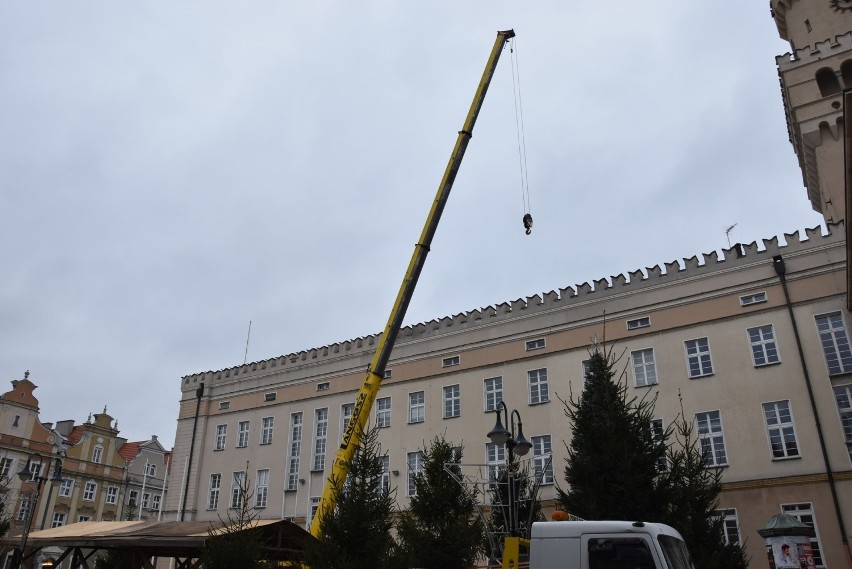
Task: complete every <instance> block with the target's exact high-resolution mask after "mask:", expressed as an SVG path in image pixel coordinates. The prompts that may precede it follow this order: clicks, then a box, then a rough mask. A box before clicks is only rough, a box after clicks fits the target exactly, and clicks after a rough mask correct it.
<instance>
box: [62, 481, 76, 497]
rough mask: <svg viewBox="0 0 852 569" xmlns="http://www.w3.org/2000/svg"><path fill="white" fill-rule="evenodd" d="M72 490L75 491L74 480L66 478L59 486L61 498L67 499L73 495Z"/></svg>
mask: <svg viewBox="0 0 852 569" xmlns="http://www.w3.org/2000/svg"><path fill="white" fill-rule="evenodd" d="M72 490H74V479H73V478H66V479H65V480H63V481H62V484H60V485H59V496H60V497H61V498H67V497H69V496H70V495H71V491H72Z"/></svg>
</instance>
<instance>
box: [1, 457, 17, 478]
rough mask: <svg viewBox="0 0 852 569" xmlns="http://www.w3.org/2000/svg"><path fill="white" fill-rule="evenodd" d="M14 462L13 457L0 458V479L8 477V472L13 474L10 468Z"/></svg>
mask: <svg viewBox="0 0 852 569" xmlns="http://www.w3.org/2000/svg"><path fill="white" fill-rule="evenodd" d="M14 463H15V459H14V458H8V457H4V458H0V479H5V478H9V477H10V476H9V475H10V474H14V470H12V465H13V464H14Z"/></svg>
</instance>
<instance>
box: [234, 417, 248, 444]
mask: <svg viewBox="0 0 852 569" xmlns="http://www.w3.org/2000/svg"><path fill="white" fill-rule="evenodd" d="M249 428H250V427H249V422H248V421H240V423H239V431H238V432H237V447H239V448H243V447H247V446H248V441H249Z"/></svg>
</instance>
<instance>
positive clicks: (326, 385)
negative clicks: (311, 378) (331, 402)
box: [317, 381, 331, 391]
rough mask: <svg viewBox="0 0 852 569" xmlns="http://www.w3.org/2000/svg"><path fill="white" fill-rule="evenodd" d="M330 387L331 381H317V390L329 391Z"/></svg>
mask: <svg viewBox="0 0 852 569" xmlns="http://www.w3.org/2000/svg"><path fill="white" fill-rule="evenodd" d="M329 387H331V382H328V381H324V382H322V383H317V391H328V388H329Z"/></svg>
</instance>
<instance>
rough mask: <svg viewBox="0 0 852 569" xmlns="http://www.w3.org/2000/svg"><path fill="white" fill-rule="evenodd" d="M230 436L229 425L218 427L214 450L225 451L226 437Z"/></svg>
mask: <svg viewBox="0 0 852 569" xmlns="http://www.w3.org/2000/svg"><path fill="white" fill-rule="evenodd" d="M227 436H228V425H216V442H215V443H214V444H213V450H225V437H227Z"/></svg>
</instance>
